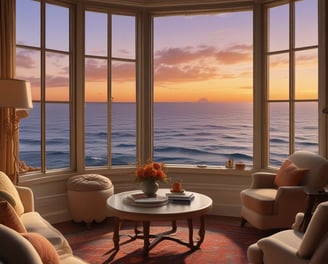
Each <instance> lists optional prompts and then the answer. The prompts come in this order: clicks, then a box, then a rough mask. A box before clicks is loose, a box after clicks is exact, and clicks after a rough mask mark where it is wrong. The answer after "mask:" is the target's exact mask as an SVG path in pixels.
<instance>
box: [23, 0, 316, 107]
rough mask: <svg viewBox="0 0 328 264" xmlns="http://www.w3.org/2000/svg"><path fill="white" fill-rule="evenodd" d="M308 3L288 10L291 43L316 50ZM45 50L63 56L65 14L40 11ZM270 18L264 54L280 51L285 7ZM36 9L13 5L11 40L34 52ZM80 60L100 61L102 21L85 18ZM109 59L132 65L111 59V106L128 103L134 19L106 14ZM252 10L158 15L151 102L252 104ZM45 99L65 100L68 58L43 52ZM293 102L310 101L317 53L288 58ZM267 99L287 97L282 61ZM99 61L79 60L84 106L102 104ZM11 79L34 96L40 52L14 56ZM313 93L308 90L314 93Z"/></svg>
mask: <svg viewBox="0 0 328 264" xmlns="http://www.w3.org/2000/svg"><path fill="white" fill-rule="evenodd" d="M316 8H317V7H316V1H313V0H305V1H299V2H297V5H296V45H298V47H303V46H311V45H317V26H316V22H315V19H316V15H315V14H317V13H316ZM47 14H48V17H47V32H48V34H47V35H46V45H47V47H48V48H50V49H59V50H63V51H68V47H69V43H68V29H67V28H68V27H67V25H68V12H67V9H65V8H58V7H55V6H52V5H47ZM270 15H271V16H270V17H271V20H270V25H271V27H270V32H271V36H270V50H274V51H275V50H281V49H286V48H288V28H287V26H286V25H288V8H287V6H284V7H281V8H280V7H279V8H275V9H274V10H273V11H272V12H271V14H270ZM38 18H39V3H38V2H33V1H26V0H19V1H18V2H17V42H18V43H19V44H24V45H32V46H39V45H40V40H39V37H38V36H39V34H40V33H39V32H40V31H39V28H40V22H39V19H38ZM86 19H87V20H86V54H87V55H96V56H106V54H107V53H106V51H107V40H106V39H107V35H106V34H107V33H106V32H107V27H106V26H107V21H106V15H104V14H100V13H94V12H88V13H87V16H86ZM112 25H113V26H112V34H113V36H112V39H113V46H112V54H113V56H114V57H118V58H123V59H128V60H130V59H131V60H132V61H124V62H122V61H116V62H115V63H113V67H112V80H113V83H112V97H113V101H114V102H135V78H136V77H135V63H134V62H133V60H134V59H135V50H134V46H133V43H134V38H135V33H134V31H133V30H134V18H133V17H126V16H118V15H115V16H113V24H112ZM252 31H253V25H252V12H251V11H244V12H234V13H232V12H229V13H221V14H211V15H197V16H196V15H187V16H166V17H156V18H155V19H154V80H155V84H154V90H155V92H154V96H155V98H154V99H155V101H156V102H161V101H162V102H168V101H174V102H181V101H183V102H186V101H187V102H197V101H209V102H220V101H252V100H253V91H252V89H253V61H252V59H253V33H252ZM46 58H47V60H46V67H47V68H46V76H47V78H46V98H47V100H58V101H67V100H68V99H69V93H68V88H67V87H68V83H69V82H68V73H69V72H68V70H69V60H68V56H67V55H65V54H63V53H61V54H59V53H57V54H55V53H47V57H46ZM295 62H296V71H295V74H296V86H297V89H296V98H297V99H302V98H309V97H312V99H313V98H316V97H317V93H316V92H313V88H316V87H317V66H316V65H317V50H316V49H311V50H303V51H298V52H297V53H296V54H295ZM268 63H269V66H270V78H269V85H270V92H269V95H270V99H287V97H288V84H289V77H288V74H289V69H288V55H287V56H286V55H281V54H280V55H274V56H272V57H271V58H270V60H269V62H268ZM108 71H109V67H108V66H107V65H106V60H104V59H99V58H97V59H95V58H86V60H85V74H86V85H85V86H86V90H85V94H86V100H87V101H106V98H107V92H106V85H107V81H106V80H107V72H108ZM17 77H19V78H24V79H26V80H29V81H31V84H32V88H33V99H34V100H39V98H40V88H39V87H40V54H39V52H38V51H36V50H34V51H31V50H29V51H28V50H26V49H18V50H17ZM314 90H316V89H314Z"/></svg>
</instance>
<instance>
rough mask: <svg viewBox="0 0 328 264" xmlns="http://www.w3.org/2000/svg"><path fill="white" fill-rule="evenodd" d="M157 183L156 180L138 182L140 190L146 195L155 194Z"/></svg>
mask: <svg viewBox="0 0 328 264" xmlns="http://www.w3.org/2000/svg"><path fill="white" fill-rule="evenodd" d="M158 187H159V184H158V182H157V181H142V182H141V183H140V189H141V191H142V192H143V193H144V194H146V195H147V196H155V194H156V192H157V190H158Z"/></svg>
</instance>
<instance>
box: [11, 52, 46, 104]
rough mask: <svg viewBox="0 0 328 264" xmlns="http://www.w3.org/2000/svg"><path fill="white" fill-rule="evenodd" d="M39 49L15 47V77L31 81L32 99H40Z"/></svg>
mask: <svg viewBox="0 0 328 264" xmlns="http://www.w3.org/2000/svg"><path fill="white" fill-rule="evenodd" d="M40 76H41V68H40V51H39V50H32V49H22V48H17V49H16V77H17V78H18V79H22V80H27V81H29V82H30V83H31V92H32V99H33V100H40V99H41V90H40V87H41V86H40Z"/></svg>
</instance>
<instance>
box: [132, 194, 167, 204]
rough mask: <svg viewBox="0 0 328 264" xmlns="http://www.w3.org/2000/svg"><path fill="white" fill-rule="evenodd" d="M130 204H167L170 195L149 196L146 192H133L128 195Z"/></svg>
mask: <svg viewBox="0 0 328 264" xmlns="http://www.w3.org/2000/svg"><path fill="white" fill-rule="evenodd" d="M126 200H127V202H128V204H130V205H135V206H141V207H153V206H154V207H155V206H162V205H165V204H167V202H168V197H166V196H161V195H154V196H147V195H145V194H144V193H133V194H129V195H127V196H126Z"/></svg>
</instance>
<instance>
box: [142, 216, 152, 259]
mask: <svg viewBox="0 0 328 264" xmlns="http://www.w3.org/2000/svg"><path fill="white" fill-rule="evenodd" d="M142 224H143V234H144V256H145V257H147V256H148V252H149V226H150V222H149V221H143V222H142Z"/></svg>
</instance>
